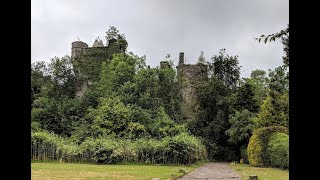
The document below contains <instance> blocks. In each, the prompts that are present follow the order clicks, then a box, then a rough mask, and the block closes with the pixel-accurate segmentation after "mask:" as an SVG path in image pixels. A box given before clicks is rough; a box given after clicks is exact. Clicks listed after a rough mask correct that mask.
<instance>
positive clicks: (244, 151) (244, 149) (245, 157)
mask: <svg viewBox="0 0 320 180" xmlns="http://www.w3.org/2000/svg"><path fill="white" fill-rule="evenodd" d="M240 152H241V159H242V160H243V163H245V164H249V159H248V151H247V147H246V146H242V147H241V148H240Z"/></svg>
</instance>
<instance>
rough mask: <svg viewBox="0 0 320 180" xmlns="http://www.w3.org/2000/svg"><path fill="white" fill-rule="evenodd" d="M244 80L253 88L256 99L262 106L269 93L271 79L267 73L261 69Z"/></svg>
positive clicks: (254, 71)
mask: <svg viewBox="0 0 320 180" xmlns="http://www.w3.org/2000/svg"><path fill="white" fill-rule="evenodd" d="M244 80H245V82H246V83H248V84H250V85H251V86H252V87H253V91H254V99H255V100H256V101H257V104H258V105H261V104H262V102H263V100H264V99H265V98H266V96H267V94H268V91H269V87H268V83H269V78H268V77H267V76H266V72H265V71H264V70H261V69H256V70H253V71H252V72H251V77H250V78H244Z"/></svg>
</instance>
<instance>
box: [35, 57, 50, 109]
mask: <svg viewBox="0 0 320 180" xmlns="http://www.w3.org/2000/svg"><path fill="white" fill-rule="evenodd" d="M50 78H51V77H50V76H49V72H48V67H47V65H46V63H45V62H44V61H37V62H35V63H32V64H31V103H32V102H33V101H34V100H35V99H37V98H38V97H41V96H44V94H43V93H44V91H45V88H48V86H49V84H50V83H51V81H50ZM41 94H42V95H41Z"/></svg>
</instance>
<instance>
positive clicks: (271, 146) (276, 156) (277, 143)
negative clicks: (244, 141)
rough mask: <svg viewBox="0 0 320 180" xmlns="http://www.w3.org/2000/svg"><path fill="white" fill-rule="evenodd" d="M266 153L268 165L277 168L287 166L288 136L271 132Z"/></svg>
mask: <svg viewBox="0 0 320 180" xmlns="http://www.w3.org/2000/svg"><path fill="white" fill-rule="evenodd" d="M267 152H268V153H267V154H268V156H269V159H270V165H271V166H273V167H279V168H283V169H285V168H288V167H289V136H288V135H287V134H284V133H273V134H272V136H271V137H270V141H269V143H268V148H267Z"/></svg>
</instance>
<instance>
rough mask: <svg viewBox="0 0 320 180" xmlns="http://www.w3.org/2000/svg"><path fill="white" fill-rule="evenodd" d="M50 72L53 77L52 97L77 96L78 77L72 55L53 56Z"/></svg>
mask: <svg viewBox="0 0 320 180" xmlns="http://www.w3.org/2000/svg"><path fill="white" fill-rule="evenodd" d="M49 73H50V75H51V79H52V89H51V91H50V93H51V94H50V96H51V97H55V98H59V97H63V96H67V97H70V98H71V97H74V96H75V92H76V82H77V79H76V75H75V72H74V70H73V64H72V61H71V58H70V56H64V57H62V58H61V59H60V58H58V57H54V58H52V59H51V63H50V64H49Z"/></svg>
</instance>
